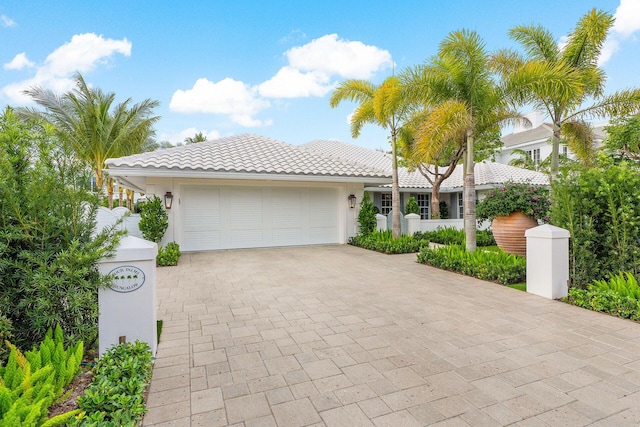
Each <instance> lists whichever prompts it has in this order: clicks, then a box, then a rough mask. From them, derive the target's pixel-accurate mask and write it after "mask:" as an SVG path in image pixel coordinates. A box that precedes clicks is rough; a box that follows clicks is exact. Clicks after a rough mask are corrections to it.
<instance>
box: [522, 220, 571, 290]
mask: <svg viewBox="0 0 640 427" xmlns="http://www.w3.org/2000/svg"><path fill="white" fill-rule="evenodd" d="M524 235H525V237H526V239H527V292H530V293H532V294H536V295H540V296H542V297H545V298H550V299H559V298H562V297H566V296H567V293H568V286H567V284H568V282H569V237H571V235H570V233H569V231H568V230H565V229H564V228H559V227H554V226H553V225H549V224H545V225H541V226H539V227H534V228H530V229H528V230H527V231H525V233H524Z"/></svg>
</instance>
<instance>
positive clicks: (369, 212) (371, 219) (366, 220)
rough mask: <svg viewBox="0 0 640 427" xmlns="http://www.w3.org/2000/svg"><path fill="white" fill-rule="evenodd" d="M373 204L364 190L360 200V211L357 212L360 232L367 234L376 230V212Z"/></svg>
mask: <svg viewBox="0 0 640 427" xmlns="http://www.w3.org/2000/svg"><path fill="white" fill-rule="evenodd" d="M375 208H376V207H375V206H374V204H373V202H372V201H371V197H369V193H367V192H365V193H364V195H363V196H362V201H361V202H360V212H358V223H360V234H362V235H367V234H369V233H371V232H373V231H375V230H376V225H377V223H376V212H375Z"/></svg>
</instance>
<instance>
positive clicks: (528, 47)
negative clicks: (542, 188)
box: [495, 9, 640, 177]
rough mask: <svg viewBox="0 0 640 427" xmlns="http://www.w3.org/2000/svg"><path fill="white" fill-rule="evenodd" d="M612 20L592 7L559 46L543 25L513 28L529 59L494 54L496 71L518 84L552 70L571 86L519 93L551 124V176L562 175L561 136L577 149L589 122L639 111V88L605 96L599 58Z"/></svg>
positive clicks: (534, 88) (506, 53) (537, 87)
mask: <svg viewBox="0 0 640 427" xmlns="http://www.w3.org/2000/svg"><path fill="white" fill-rule="evenodd" d="M613 22H614V18H613V16H612V15H611V14H610V13H608V12H604V11H601V10H597V9H592V10H591V11H589V12H587V13H586V14H585V15H583V16H582V17H581V18H580V20H579V21H578V23H577V24H576V27H575V28H574V29H573V31H572V32H571V33H570V34H569V36H568V38H567V41H566V44H559V43H558V42H557V41H556V40H555V39H554V37H553V35H552V34H551V33H550V32H549V31H548V30H546V29H544V28H543V27H541V26H532V25H531V26H517V27H514V28H512V29H511V30H510V32H509V36H510V37H511V38H512V39H513V40H515V41H516V42H518V43H520V44H521V45H522V47H523V48H524V50H525V52H526V56H524V57H523V56H522V55H520V54H519V53H517V52H514V51H512V50H505V51H502V52H500V53H499V54H498V55H496V58H495V59H496V62H495V63H496V64H497V67H496V70H497V71H499V72H500V73H502V75H503V76H511V77H512V78H513V76H515V75H517V76H518V77H517V78H514V79H513V80H514V81H517V80H518V79H533V80H537V81H540V80H541V73H548V72H550V71H553V72H554V73H555V74H556V75H557V76H559V77H562V76H563V78H564V80H565V82H566V83H567V84H566V85H565V86H564V90H558V89H557V88H553V87H552V86H550V85H532V86H528V87H527V88H526V90H524V91H523V92H522V93H521V96H522V101H524V102H525V103H526V102H528V103H532V104H533V105H534V106H535V108H537V109H539V110H542V111H546V113H547V114H548V115H549V117H550V118H551V121H552V122H553V136H552V139H551V142H552V146H553V147H552V152H551V174H552V177H555V176H556V174H557V172H558V161H559V145H560V141H561V138H563V137H564V138H565V139H567V140H575V141H576V142H575V144H576V145H578V144H577V141H578V140H580V139H581V138H585V137H587V136H588V135H589V130H588V124H587V123H586V120H587V119H593V118H606V117H620V116H623V115H626V114H630V113H633V112H637V111H640V90H639V89H629V90H621V91H618V92H615V93H613V94H611V95H607V96H605V95H604V84H605V80H606V75H605V73H604V70H602V68H600V67H598V58H599V57H600V54H601V51H602V45H603V43H604V41H605V39H606V37H607V33H608V32H609V29H610V28H611V26H612V25H613ZM589 99H593V100H594V102H593V104H591V105H588V106H586V107H584V106H583V104H584V102H585V101H587V100H589ZM583 145H584V144H583ZM586 145H587V146H588V142H587V143H586Z"/></svg>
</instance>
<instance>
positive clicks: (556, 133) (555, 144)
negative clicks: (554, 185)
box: [551, 118, 560, 181]
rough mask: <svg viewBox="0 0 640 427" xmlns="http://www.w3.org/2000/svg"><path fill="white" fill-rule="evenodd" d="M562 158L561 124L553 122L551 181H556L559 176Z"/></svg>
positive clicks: (556, 121)
mask: <svg viewBox="0 0 640 427" xmlns="http://www.w3.org/2000/svg"><path fill="white" fill-rule="evenodd" d="M559 157H560V122H559V121H558V120H555V118H554V121H553V135H552V136H551V181H555V179H556V176H557V175H558V164H559Z"/></svg>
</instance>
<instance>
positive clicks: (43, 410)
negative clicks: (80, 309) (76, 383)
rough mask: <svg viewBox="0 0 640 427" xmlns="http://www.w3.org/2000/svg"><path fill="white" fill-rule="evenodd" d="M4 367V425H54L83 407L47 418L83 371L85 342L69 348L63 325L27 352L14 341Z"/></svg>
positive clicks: (0, 394) (0, 407) (0, 414)
mask: <svg viewBox="0 0 640 427" xmlns="http://www.w3.org/2000/svg"><path fill="white" fill-rule="evenodd" d="M9 347H10V349H11V352H10V355H9V359H8V361H7V365H6V366H5V367H0V426H3V427H4V426H28V425H33V426H36V425H38V426H54V425H61V424H64V423H65V422H66V421H67V420H69V419H71V417H73V416H74V415H75V414H76V413H78V412H79V411H71V412H67V413H64V414H61V415H58V416H56V417H54V418H52V419H50V420H48V421H47V420H46V418H47V414H48V409H49V407H50V406H51V405H52V404H53V403H54V401H55V399H56V398H58V397H60V396H61V395H62V392H63V390H64V388H65V387H66V386H68V385H69V384H70V383H71V381H72V380H73V378H74V377H75V376H76V374H78V373H79V372H80V362H81V360H82V354H83V353H82V342H79V343H77V344H76V345H75V346H73V347H70V348H67V349H65V348H64V337H63V333H62V329H61V328H60V327H56V330H55V333H53V332H52V331H51V329H49V331H47V335H46V337H45V339H44V341H43V342H42V343H41V344H40V345H39V346H37V347H34V349H33V350H31V351H28V352H26V353H24V354H22V353H21V352H20V350H18V349H17V347H15V346H14V345H13V344H9Z"/></svg>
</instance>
